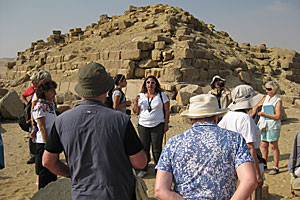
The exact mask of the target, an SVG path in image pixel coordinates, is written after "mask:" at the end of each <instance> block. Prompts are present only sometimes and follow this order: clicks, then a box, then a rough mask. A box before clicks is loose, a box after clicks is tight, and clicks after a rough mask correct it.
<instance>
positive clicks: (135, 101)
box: [132, 95, 141, 114]
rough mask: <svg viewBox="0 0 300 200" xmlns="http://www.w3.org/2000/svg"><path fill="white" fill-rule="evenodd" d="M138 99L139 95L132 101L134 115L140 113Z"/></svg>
mask: <svg viewBox="0 0 300 200" xmlns="http://www.w3.org/2000/svg"><path fill="white" fill-rule="evenodd" d="M139 98H140V95H137V96H136V97H135V99H134V104H133V109H132V110H133V112H134V113H136V114H139V113H140V109H141V108H140V106H139Z"/></svg>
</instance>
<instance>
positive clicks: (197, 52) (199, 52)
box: [194, 49, 205, 59]
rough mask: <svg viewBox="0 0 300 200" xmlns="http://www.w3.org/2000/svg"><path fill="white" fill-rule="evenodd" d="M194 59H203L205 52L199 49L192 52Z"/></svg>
mask: <svg viewBox="0 0 300 200" xmlns="http://www.w3.org/2000/svg"><path fill="white" fill-rule="evenodd" d="M194 54H195V58H200V59H202V58H205V51H204V50H201V49H195V50H194Z"/></svg>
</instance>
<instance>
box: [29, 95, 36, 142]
mask: <svg viewBox="0 0 300 200" xmlns="http://www.w3.org/2000/svg"><path fill="white" fill-rule="evenodd" d="M36 103H37V101H33V100H32V105H31V111H30V113H31V114H30V115H31V117H30V120H31V125H32V130H31V133H30V137H31V138H33V139H35V138H36V132H37V130H38V129H37V126H36V125H35V123H34V119H33V115H32V111H33V108H34V106H35V105H36Z"/></svg>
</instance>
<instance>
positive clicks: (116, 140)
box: [21, 62, 300, 200]
mask: <svg viewBox="0 0 300 200" xmlns="http://www.w3.org/2000/svg"><path fill="white" fill-rule="evenodd" d="M31 81H32V86H30V87H29V88H28V89H27V90H26V91H25V92H24V93H23V94H22V95H21V99H22V101H23V102H24V104H25V105H28V104H30V105H31V106H30V107H31V123H30V124H31V125H30V128H29V132H30V137H31V139H30V142H29V149H30V156H31V157H30V159H29V160H28V164H30V163H35V168H36V174H37V176H38V188H39V189H40V188H43V187H45V186H46V185H47V184H48V183H50V182H52V181H55V180H56V179H57V175H59V176H63V177H68V178H71V181H72V187H71V190H72V199H114V200H115V199H136V196H137V195H138V194H137V191H138V190H137V188H136V185H137V181H138V180H141V178H143V177H145V176H147V173H148V171H149V167H150V166H149V163H150V161H151V155H152V156H153V161H154V165H155V175H156V179H155V196H156V197H157V198H158V199H248V198H250V199H262V185H263V181H264V179H265V176H264V170H265V169H267V158H268V149H269V144H270V146H271V149H272V151H273V155H274V167H273V168H272V169H270V172H269V174H271V175H275V174H278V173H279V169H278V164H279V155H280V152H279V147H278V139H279V136H280V129H281V122H280V119H281V115H282V113H281V110H282V100H281V99H280V97H279V96H278V94H277V93H278V92H279V90H280V89H279V85H278V83H277V82H276V81H270V82H267V83H266V84H265V90H266V93H267V95H262V94H258V93H256V92H255V91H254V89H253V88H252V87H251V86H249V85H238V86H237V87H235V88H234V89H233V90H232V91H230V90H229V89H228V88H227V87H226V86H225V82H226V80H225V79H224V78H222V77H221V76H219V75H216V76H214V77H213V78H212V80H211V83H210V85H211V88H212V90H211V91H210V92H209V93H208V94H199V95H196V96H193V97H191V98H190V104H189V106H188V108H187V110H186V111H184V112H182V113H181V116H182V117H185V118H188V119H189V120H190V122H191V127H190V128H189V129H188V130H186V131H185V132H183V133H179V134H178V135H176V136H174V137H172V138H170V139H169V140H168V141H167V143H166V145H165V146H164V147H163V138H164V135H165V134H166V132H167V131H168V130H169V120H170V100H169V98H168V96H167V95H166V94H165V93H164V91H163V89H162V88H161V85H160V83H159V81H158V79H157V78H156V77H155V76H149V77H147V78H145V79H144V82H143V84H142V87H141V91H140V93H139V94H138V95H137V96H136V97H135V99H134V101H133V102H131V101H129V100H127V99H126V91H125V93H124V89H125V90H126V87H127V81H126V77H125V76H124V75H123V74H118V75H117V76H116V77H114V78H112V77H111V76H109V74H108V73H107V72H106V69H105V68H104V66H102V65H101V64H98V63H94V62H92V63H89V64H87V65H85V66H82V67H81V68H80V69H79V71H78V80H77V85H76V86H75V91H76V93H77V94H78V95H79V96H81V97H82V101H81V102H80V103H79V104H78V105H77V106H75V107H74V108H72V109H70V110H68V111H65V112H63V113H61V114H60V113H58V112H57V109H56V102H55V95H56V91H55V89H56V87H57V84H56V83H55V82H54V81H53V80H51V75H50V73H49V72H47V71H40V72H37V73H35V74H34V75H33V76H32V77H31ZM28 97H29V98H30V99H27V98H28ZM132 104H133V105H132ZM130 107H131V108H132V111H133V112H134V113H136V114H137V115H138V125H137V131H138V133H137V132H136V129H135V127H134V126H133V124H132V122H131V119H130V114H131V109H130ZM260 147H261V149H260ZM150 149H151V150H152V153H151V154H150ZM62 152H63V153H64V154H65V157H66V161H67V163H66V162H63V161H62V160H60V159H59V155H60V153H62ZM297 169H298V168H297ZM135 171H137V172H138V173H137V174H136V172H135ZM298 171H300V170H298ZM299 174H300V173H299ZM138 178H139V179H138Z"/></svg>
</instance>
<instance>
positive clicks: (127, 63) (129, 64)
mask: <svg viewBox="0 0 300 200" xmlns="http://www.w3.org/2000/svg"><path fill="white" fill-rule="evenodd" d="M121 68H122V69H131V70H134V68H135V61H133V60H123V62H122V66H121Z"/></svg>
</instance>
